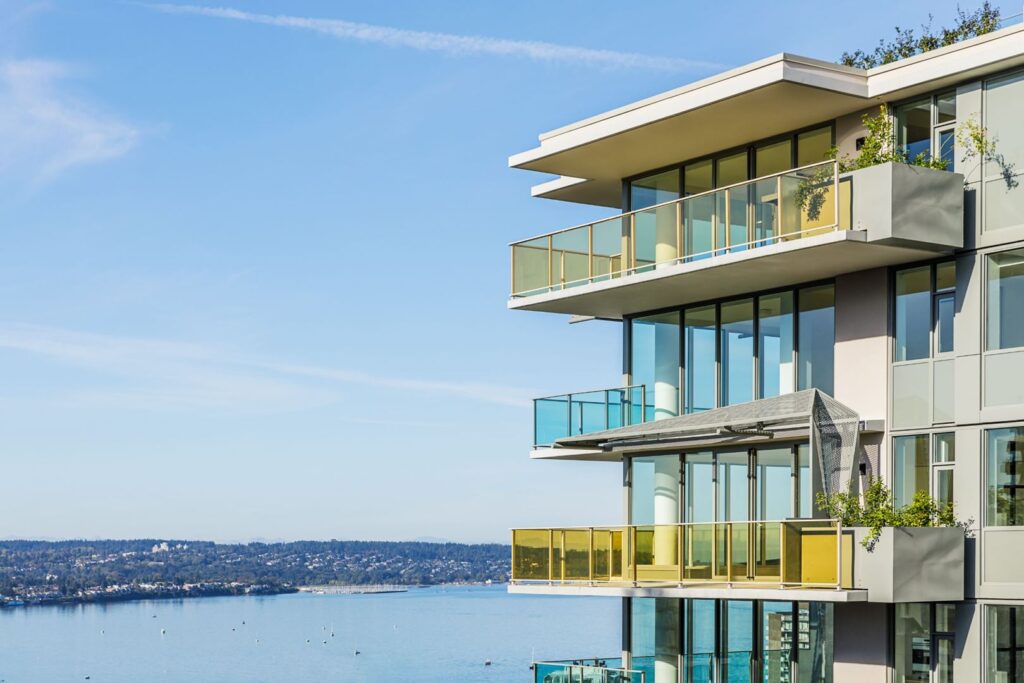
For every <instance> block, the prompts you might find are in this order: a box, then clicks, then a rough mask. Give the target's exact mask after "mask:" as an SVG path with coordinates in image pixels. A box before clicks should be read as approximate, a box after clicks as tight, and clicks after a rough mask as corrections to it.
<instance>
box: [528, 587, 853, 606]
mask: <svg viewBox="0 0 1024 683" xmlns="http://www.w3.org/2000/svg"><path fill="white" fill-rule="evenodd" d="M508 592H509V593H513V594H516V593H518V594H525V595H569V596H574V595H575V596H594V597H606V598H613V597H621V598H683V599H686V598H689V599H693V600H714V599H721V600H771V601H774V600H780V601H783V602H786V601H799V602H868V591H867V590H865V589H863V588H852V589H846V588H837V589H832V588H827V589H822V588H778V587H769V586H764V587H757V586H739V585H731V586H730V585H727V584H717V585H708V586H685V587H680V586H613V585H594V586H586V585H567V584H563V585H558V584H552V585H548V584H540V583H512V584H509V586H508Z"/></svg>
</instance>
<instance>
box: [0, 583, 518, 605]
mask: <svg viewBox="0 0 1024 683" xmlns="http://www.w3.org/2000/svg"><path fill="white" fill-rule="evenodd" d="M501 585H504V582H492V581H456V582H451V583H435V584H395V585H388V586H381V585H374V584H365V585H364V584H348V585H321V586H237V587H230V588H229V587H209V588H206V589H202V590H200V589H197V588H196V587H188V588H186V587H184V586H181V587H171V586H166V587H161V589H159V590H152V591H147V590H141V589H139V590H126V591H121V592H118V593H111V594H107V593H104V594H98V595H89V596H59V597H58V596H52V597H50V596H47V597H39V598H29V599H25V600H20V599H16V600H6V601H4V600H0V612H2V611H4V610H15V609H17V608H19V607H78V606H80V605H107V604H113V603H121V602H143V601H146V600H186V599H195V598H225V597H232V598H233V597H247V596H249V597H251V596H267V595H291V594H296V593H309V594H311V595H386V594H392V593H408V592H409V591H410V590H413V589H416V588H438V587H465V586H501Z"/></svg>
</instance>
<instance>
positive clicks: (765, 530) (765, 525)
mask: <svg viewBox="0 0 1024 683" xmlns="http://www.w3.org/2000/svg"><path fill="white" fill-rule="evenodd" d="M783 528H784V527H783V525H782V524H780V523H777V522H760V523H756V524H751V525H750V533H751V535H752V538H751V545H752V547H753V552H754V561H753V568H754V578H755V579H757V580H758V581H779V580H780V579H781V578H782V534H783Z"/></svg>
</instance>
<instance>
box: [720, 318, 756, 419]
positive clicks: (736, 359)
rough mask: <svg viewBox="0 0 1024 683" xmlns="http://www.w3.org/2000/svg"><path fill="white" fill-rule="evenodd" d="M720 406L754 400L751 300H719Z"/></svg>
mask: <svg viewBox="0 0 1024 683" xmlns="http://www.w3.org/2000/svg"><path fill="white" fill-rule="evenodd" d="M720 334H721V336H720V338H721V342H722V351H721V359H722V383H721V384H722V396H721V403H722V405H723V406H728V405H735V404H737V403H746V402H747V401H752V400H754V300H753V299H740V300H739V301H729V302H726V303H723V304H722V310H721V333H720Z"/></svg>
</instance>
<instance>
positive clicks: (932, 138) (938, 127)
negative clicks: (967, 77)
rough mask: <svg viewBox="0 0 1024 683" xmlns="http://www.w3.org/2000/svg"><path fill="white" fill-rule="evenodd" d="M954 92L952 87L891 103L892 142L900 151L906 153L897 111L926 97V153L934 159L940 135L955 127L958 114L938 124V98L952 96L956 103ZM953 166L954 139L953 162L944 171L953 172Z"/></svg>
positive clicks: (954, 145) (954, 146)
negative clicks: (901, 138)
mask: <svg viewBox="0 0 1024 683" xmlns="http://www.w3.org/2000/svg"><path fill="white" fill-rule="evenodd" d="M956 91H957V89H956V87H955V86H954V87H952V88H943V89H942V90H939V91H935V92H932V93H929V94H928V95H924V96H917V97H912V98H909V99H906V100H902V101H900V102H896V103H893V104H892V105H891V106H890V108H889V115H890V118H891V121H892V124H893V136H894V137H895V138H896V139H895V140H894V142H895V143H896V145H897V146H898V148H899V149H902V150H903V151H904V152H906V151H907V147H906V144H905V142H904V141H902V140H900V136H901V135H902V130H901V129H900V118H899V111H900V109H901V108H902V107H906V106H909V105H913V104H917V103H918V102H921V101H923V100H924V99H925V98H926V97H927V98H928V107H929V113H928V152H927V154H928V158H929V159H933V158H935V151H936V150H937V149H938V141H939V135H940V133H942V132H945V131H948V130H950V129H955V128H956V126H957V123H958V122H959V112H957V116H954V117H953V119H952V120H950V121H942V122H939V104H938V102H939V98H941V97H943V96H945V95H949V94H952V95H953V101H954V103H955V102H956ZM955 166H956V141H955V139H954V143H953V162H952V163H951V164H950V165H949V166H947V167H946V170H947V171H952V170H954V168H955Z"/></svg>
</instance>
